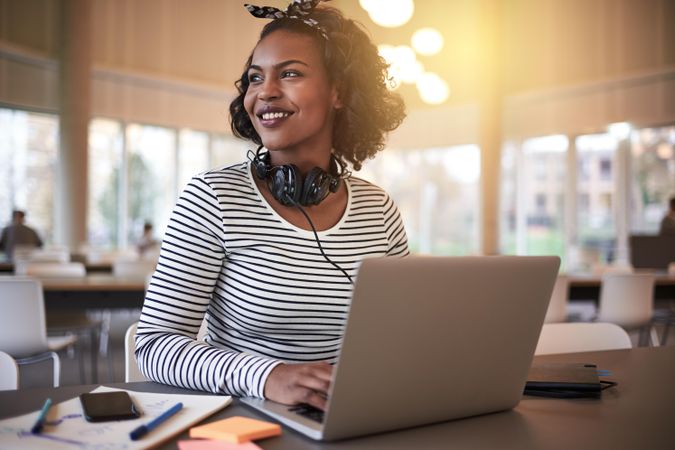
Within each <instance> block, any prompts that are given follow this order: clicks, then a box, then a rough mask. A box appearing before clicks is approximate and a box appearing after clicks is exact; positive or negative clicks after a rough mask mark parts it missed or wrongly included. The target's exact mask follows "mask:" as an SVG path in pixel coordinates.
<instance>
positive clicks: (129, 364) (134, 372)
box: [124, 322, 147, 383]
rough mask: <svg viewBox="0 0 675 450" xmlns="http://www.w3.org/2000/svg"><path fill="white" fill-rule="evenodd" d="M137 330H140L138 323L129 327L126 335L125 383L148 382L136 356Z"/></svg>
mask: <svg viewBox="0 0 675 450" xmlns="http://www.w3.org/2000/svg"><path fill="white" fill-rule="evenodd" d="M136 328H138V322H134V323H132V324H131V325H129V328H127V332H126V333H125V334H124V381H125V382H126V383H131V382H132V381H147V378H145V376H143V374H142V373H141V371H140V370H139V369H138V361H136V354H135V353H134V351H135V349H136V342H135V340H134V337H135V336H136Z"/></svg>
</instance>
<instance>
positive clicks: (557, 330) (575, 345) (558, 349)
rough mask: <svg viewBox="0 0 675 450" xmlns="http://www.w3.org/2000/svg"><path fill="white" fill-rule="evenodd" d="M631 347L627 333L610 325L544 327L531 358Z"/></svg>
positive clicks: (554, 324)
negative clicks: (534, 356)
mask: <svg viewBox="0 0 675 450" xmlns="http://www.w3.org/2000/svg"><path fill="white" fill-rule="evenodd" d="M631 347H632V345H631V342H630V336H628V333H626V331H625V330H624V329H623V328H621V327H620V326H618V325H614V324H612V323H600V322H591V323H589V322H574V323H547V324H544V326H543V328H542V329H541V334H540V335H539V342H538V343H537V349H536V350H535V351H534V354H535V355H555V354H558V353H577V352H594V351H601V350H619V349H627V348H631Z"/></svg>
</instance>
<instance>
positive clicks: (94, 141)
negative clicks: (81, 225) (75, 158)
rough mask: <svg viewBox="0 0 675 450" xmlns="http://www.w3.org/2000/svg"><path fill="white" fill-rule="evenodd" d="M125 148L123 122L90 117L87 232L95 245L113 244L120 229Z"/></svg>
mask: <svg viewBox="0 0 675 450" xmlns="http://www.w3.org/2000/svg"><path fill="white" fill-rule="evenodd" d="M122 149H123V136H122V126H121V125H120V123H118V122H115V121H112V120H105V119H94V120H92V121H91V123H90V125H89V210H88V218H87V232H88V239H89V244H90V245H93V246H95V247H102V248H111V247H114V245H115V243H117V242H118V236H119V235H120V233H121V229H122V224H123V222H122V220H120V219H121V214H120V209H121V206H120V205H121V203H120V201H121V196H122V192H121V189H122V179H123V176H122V175H123V174H122ZM122 233H123V232H122Z"/></svg>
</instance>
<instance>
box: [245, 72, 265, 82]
mask: <svg viewBox="0 0 675 450" xmlns="http://www.w3.org/2000/svg"><path fill="white" fill-rule="evenodd" d="M261 80H262V77H261V76H260V75H259V74H257V73H252V74H249V76H248V82H249V83H256V82H258V81H261Z"/></svg>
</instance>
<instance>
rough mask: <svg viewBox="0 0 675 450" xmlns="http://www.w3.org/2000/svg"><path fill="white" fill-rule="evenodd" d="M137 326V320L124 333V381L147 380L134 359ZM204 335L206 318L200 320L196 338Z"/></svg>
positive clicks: (199, 338)
mask: <svg viewBox="0 0 675 450" xmlns="http://www.w3.org/2000/svg"><path fill="white" fill-rule="evenodd" d="M137 328H138V322H134V323H132V324H131V325H129V328H127V332H126V333H125V334H124V381H125V382H126V383H131V382H132V381H147V378H145V376H144V375H143V374H142V373H141V371H140V370H139V369H138V361H136V354H135V349H136V342H135V338H134V337H135V336H136V329H137ZM205 335H206V320H203V321H202V324H201V326H200V328H199V331H198V332H197V340H203V339H204V336H205Z"/></svg>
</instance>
